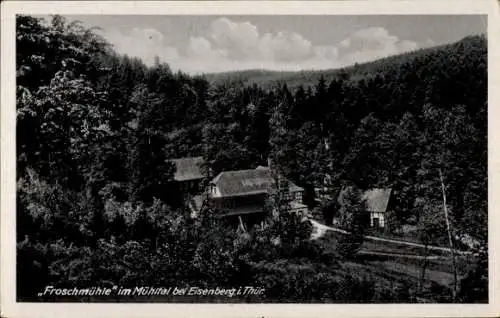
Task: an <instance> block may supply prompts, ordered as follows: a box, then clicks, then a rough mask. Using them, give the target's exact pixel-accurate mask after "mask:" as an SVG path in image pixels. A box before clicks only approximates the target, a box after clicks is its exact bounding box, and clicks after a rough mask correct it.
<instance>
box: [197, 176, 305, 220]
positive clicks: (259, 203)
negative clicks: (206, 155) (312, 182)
mask: <svg viewBox="0 0 500 318" xmlns="http://www.w3.org/2000/svg"><path fill="white" fill-rule="evenodd" d="M274 186H275V179H274V177H273V175H272V172H271V170H270V169H269V168H268V167H262V166H259V167H257V168H256V169H247V170H237V171H223V172H221V173H219V174H218V175H217V176H216V177H215V178H214V179H213V180H212V181H211V182H210V185H209V189H208V194H207V195H206V197H207V198H208V199H209V200H210V202H211V204H212V206H213V207H214V208H215V209H216V210H217V211H218V213H219V215H220V216H223V217H237V218H238V220H239V221H240V222H241V217H243V216H244V219H245V221H246V223H257V222H259V221H261V220H262V219H263V218H264V217H265V213H264V212H265V206H266V202H267V198H268V195H269V192H270V190H271V189H272V188H273V187H274ZM303 192H304V189H303V188H301V187H299V186H297V185H295V184H294V183H293V182H291V181H288V196H287V197H286V198H287V199H288V202H289V204H290V212H296V213H304V214H305V213H307V206H306V205H304V204H303V203H302V197H303ZM192 201H193V202H191V203H190V207H191V210H192V212H193V215H197V211H199V209H200V208H201V204H202V202H203V200H202V198H201V197H197V198H193V200H192Z"/></svg>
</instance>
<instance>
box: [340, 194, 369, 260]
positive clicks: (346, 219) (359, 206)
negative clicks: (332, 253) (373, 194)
mask: <svg viewBox="0 0 500 318" xmlns="http://www.w3.org/2000/svg"><path fill="white" fill-rule="evenodd" d="M339 223H340V226H341V227H342V228H344V229H346V230H347V231H348V232H349V234H348V235H344V236H342V239H341V240H340V241H339V242H338V245H337V247H338V252H339V254H340V255H342V256H344V257H346V258H350V257H353V256H354V255H355V254H356V252H357V251H358V250H359V249H360V247H361V245H362V244H363V240H364V234H365V228H366V227H367V226H368V222H367V214H366V207H365V202H364V200H363V199H362V198H361V191H360V190H359V189H356V188H354V187H347V188H346V189H345V192H344V193H343V195H342V207H341V209H340V211H339Z"/></svg>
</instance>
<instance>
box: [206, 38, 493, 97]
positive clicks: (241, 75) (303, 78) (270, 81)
mask: <svg viewBox="0 0 500 318" xmlns="http://www.w3.org/2000/svg"><path fill="white" fill-rule="evenodd" d="M483 41H484V37H482V36H469V37H466V38H464V39H462V40H460V41H458V42H455V43H451V44H444V45H439V46H434V47H430V48H425V49H420V50H416V51H412V52H407V53H403V54H398V55H393V56H389V57H386V58H382V59H378V60H375V61H372V62H367V63H362V64H356V65H352V66H348V67H345V68H340V69H327V70H310V71H307V70H303V71H298V72H296V71H270V70H244V71H232V72H222V73H210V74H205V75H204V77H205V78H206V79H207V80H208V81H209V82H211V83H213V84H216V85H217V84H222V83H224V82H226V81H241V82H242V83H243V84H244V85H251V84H257V85H259V86H260V87H262V88H271V87H273V85H274V84H276V83H278V82H280V81H285V82H286V83H287V85H288V87H289V88H290V89H294V88H297V87H298V86H300V85H303V86H305V87H307V86H314V85H316V83H317V81H318V79H319V78H320V77H321V76H323V77H324V78H325V80H326V81H327V82H330V81H331V80H333V79H335V78H336V77H337V75H338V74H339V73H340V72H341V71H345V72H347V73H348V74H349V77H350V78H351V79H354V80H356V79H360V78H366V77H370V76H374V75H375V74H377V73H383V72H387V71H390V70H394V69H396V68H398V67H400V66H401V65H403V64H405V63H408V62H411V61H413V60H417V59H420V58H423V57H426V56H438V55H439V53H440V52H443V51H448V50H451V51H453V50H455V49H457V48H459V47H463V46H464V45H472V46H481V45H482V43H483Z"/></svg>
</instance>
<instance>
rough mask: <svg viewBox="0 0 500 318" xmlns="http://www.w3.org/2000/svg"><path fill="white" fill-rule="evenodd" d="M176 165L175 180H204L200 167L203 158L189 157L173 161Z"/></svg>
mask: <svg viewBox="0 0 500 318" xmlns="http://www.w3.org/2000/svg"><path fill="white" fill-rule="evenodd" d="M170 161H172V162H173V163H174V164H175V173H174V180H176V181H189V180H197V179H203V174H202V173H201V168H200V165H201V164H202V163H203V157H187V158H178V159H171V160H170Z"/></svg>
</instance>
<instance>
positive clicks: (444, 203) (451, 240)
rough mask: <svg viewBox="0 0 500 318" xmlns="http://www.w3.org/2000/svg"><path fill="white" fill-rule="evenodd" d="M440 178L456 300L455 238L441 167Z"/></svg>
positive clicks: (454, 297)
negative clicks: (451, 226) (453, 237)
mask: <svg viewBox="0 0 500 318" xmlns="http://www.w3.org/2000/svg"><path fill="white" fill-rule="evenodd" d="M439 178H440V180H441V191H442V193H443V210H444V218H445V221H446V230H447V232H448V243H449V244H450V250H451V257H452V262H453V301H454V302H455V300H456V297H457V280H458V277H457V276H458V275H457V264H456V261H455V249H454V248H453V239H452V236H451V230H450V220H449V218H448V208H447V207H446V191H445V187H444V180H443V173H442V171H441V169H439Z"/></svg>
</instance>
